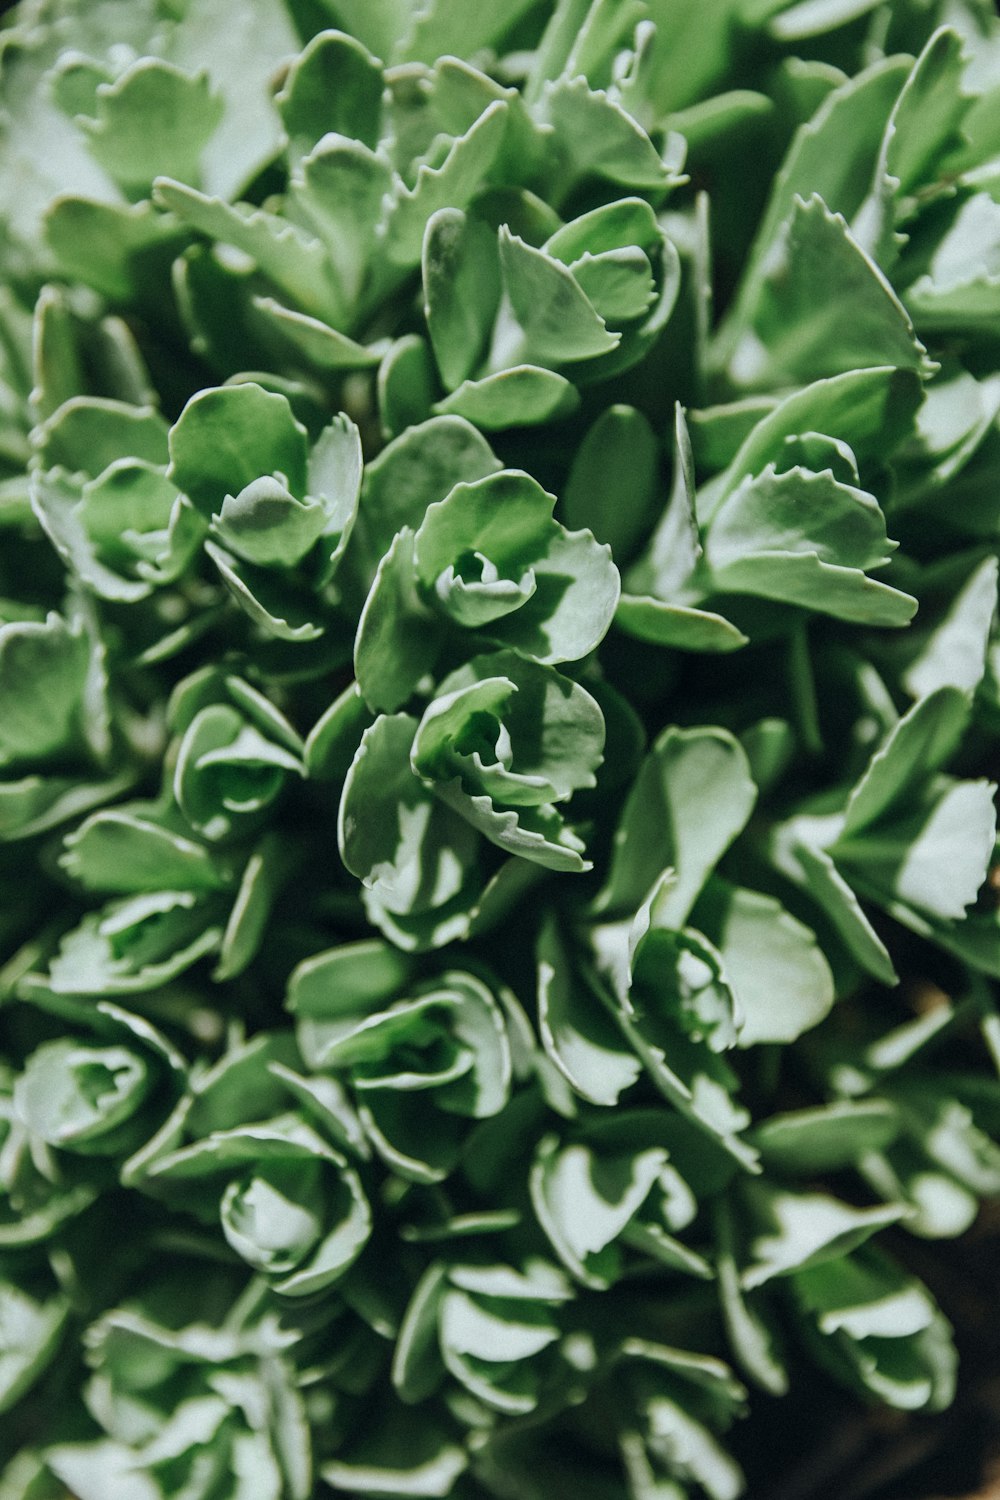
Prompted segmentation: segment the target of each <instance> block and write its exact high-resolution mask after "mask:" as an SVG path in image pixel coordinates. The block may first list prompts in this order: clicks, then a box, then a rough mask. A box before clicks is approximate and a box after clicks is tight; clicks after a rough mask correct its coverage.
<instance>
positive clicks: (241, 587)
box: [205, 542, 324, 642]
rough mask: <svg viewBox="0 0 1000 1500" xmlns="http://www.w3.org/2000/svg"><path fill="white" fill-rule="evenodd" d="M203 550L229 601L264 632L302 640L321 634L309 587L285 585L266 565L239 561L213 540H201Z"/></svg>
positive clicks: (281, 638)
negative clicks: (220, 580)
mask: <svg viewBox="0 0 1000 1500" xmlns="http://www.w3.org/2000/svg"><path fill="white" fill-rule="evenodd" d="M205 552H206V554H207V556H208V557H210V558H211V560H212V562H213V563H214V564H215V566H216V568H217V569H218V571H219V576H220V577H221V579H222V582H223V583H224V584H225V586H226V589H227V590H228V592H229V595H230V597H231V598H232V600H233V602H234V603H235V604H236V605H237V606H238V608H239V609H241V610H242V611H243V613H244V614H246V615H248V616H249V618H250V619H251V620H252V621H253V623H254V624H255V625H256V626H258V627H259V629H260V630H262V631H263V632H264V634H265V635H267V636H273V637H275V639H277V640H279V641H295V642H302V641H314V640H316V639H318V637H319V636H321V635H322V634H323V630H324V626H323V625H322V624H317V623H316V621H315V618H314V617H315V615H316V613H317V612H318V610H319V609H320V605H319V604H318V602H317V600H316V597H315V594H313V593H312V592H311V591H309V592H307V591H306V590H304V589H302V588H300V587H296V586H294V585H286V584H285V583H284V581H283V580H281V579H275V577H274V575H273V573H272V572H271V570H270V569H267V568H258V567H256V566H255V565H254V564H253V563H246V562H241V561H240V560H239V559H238V558H235V557H233V556H232V555H231V554H230V553H228V552H224V551H223V550H222V548H221V547H217V546H216V545H215V543H214V542H206V543H205Z"/></svg>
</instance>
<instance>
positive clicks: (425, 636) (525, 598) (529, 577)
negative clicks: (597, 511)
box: [355, 470, 619, 712]
mask: <svg viewBox="0 0 1000 1500" xmlns="http://www.w3.org/2000/svg"><path fill="white" fill-rule="evenodd" d="M554 504H555V499H554V497H553V496H552V495H549V494H546V492H545V491H544V490H543V489H542V487H541V485H539V484H538V483H537V481H535V480H534V479H532V478H531V476H530V475H528V474H524V473H519V472H515V471H512V470H502V471H501V472H500V473H497V474H491V475H487V476H486V477H485V478H483V479H479V480H476V481H475V482H473V483H468V484H457V485H455V487H454V488H453V489H451V490H450V491H449V493H448V494H447V495H446V497H445V498H444V499H443V500H439V501H435V502H433V503H432V504H431V505H429V506H428V508H427V510H426V513H425V514H424V517H423V520H422V521H421V523H420V525H419V527H418V528H417V529H416V531H415V532H414V531H412V530H411V529H410V528H408V527H404V528H403V530H402V531H401V532H399V533H398V534H397V536H396V537H395V539H394V541H393V543H392V545H391V546H390V548H389V550H388V552H387V553H386V555H385V557H384V558H383V560H382V563H381V565H380V567H379V570H378V573H377V574H376V578H375V583H374V585H373V587H372V590H371V593H370V594H369V597H368V601H367V603H366V605H365V608H364V611H363V613H362V616H361V621H360V624H359V626H358V635H357V641H356V644H355V666H356V670H357V674H358V683H359V686H360V687H361V691H362V692H363V693H364V695H365V698H366V700H367V701H368V703H369V704H370V705H371V706H372V707H373V708H376V709H382V710H386V711H389V712H392V711H393V710H394V709H397V708H399V707H401V706H402V704H403V703H405V702H406V700H407V699H408V698H409V697H410V695H411V694H412V693H413V691H414V689H415V688H416V687H417V685H418V683H419V682H420V680H421V678H423V677H424V676H425V675H426V674H427V673H428V672H430V671H431V670H432V669H433V667H434V664H435V662H436V660H437V658H438V656H439V655H440V654H441V652H442V650H443V649H444V647H445V644H446V643H447V642H448V641H449V638H450V637H452V636H453V635H454V633H455V632H456V631H461V632H466V631H467V632H469V633H470V639H471V641H472V642H473V643H475V642H476V641H478V640H481V639H482V638H483V637H485V638H486V639H488V640H492V641H494V642H496V644H497V645H499V646H507V647H511V648H513V649H514V650H516V651H518V652H520V653H521V654H522V655H523V656H525V657H530V658H533V659H534V660H536V661H540V662H544V663H558V662H565V661H578V660H579V659H580V658H581V657H584V656H586V655H587V653H588V652H590V651H592V650H593V649H594V647H595V646H597V645H598V644H599V642H600V641H601V639H602V638H603V636H604V635H605V633H606V631H607V629H608V626H609V625H610V623H611V619H612V616H613V615H614V610H615V605H616V603H617V601H618V589H619V584H618V572H617V569H616V568H615V565H614V562H613V561H612V558H611V550H610V548H608V547H604V546H601V545H600V544H599V543H598V542H596V541H595V540H594V537H593V535H592V533H591V532H589V531H567V530H566V528H565V527H564V526H562V525H561V524H560V523H559V522H558V521H556V520H555V519H554V517H553V515H552V508H553V506H554Z"/></svg>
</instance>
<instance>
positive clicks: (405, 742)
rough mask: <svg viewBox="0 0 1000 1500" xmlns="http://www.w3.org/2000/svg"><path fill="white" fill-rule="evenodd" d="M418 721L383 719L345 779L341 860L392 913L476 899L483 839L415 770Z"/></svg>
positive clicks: (405, 717)
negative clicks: (473, 879)
mask: <svg viewBox="0 0 1000 1500" xmlns="http://www.w3.org/2000/svg"><path fill="white" fill-rule="evenodd" d="M416 728H417V721H416V720H415V719H412V718H410V717H409V716H408V715H406V714H395V715H393V716H391V717H390V716H386V715H382V716H381V717H379V718H378V719H376V720H375V723H374V724H373V725H372V726H371V728H370V729H366V730H365V733H364V735H363V736H362V740H361V746H360V748H359V750H358V752H357V754H356V756H355V757H354V762H353V764H352V766H351V769H350V771H349V772H348V774H347V779H346V781H345V782H344V790H343V794H342V796H341V799H340V813H339V821H338V825H337V830H338V841H339V845H340V855H341V858H342V859H343V861H344V864H345V865H346V866H347V868H348V869H349V870H350V871H351V873H352V874H354V875H357V876H358V878H359V879H360V880H363V881H364V883H365V885H366V886H368V887H369V888H370V889H371V890H372V891H373V892H374V893H375V894H377V896H378V897H379V899H380V901H382V902H384V903H385V905H386V907H387V909H388V910H389V911H391V912H394V913H395V912H398V913H400V914H403V915H405V914H407V913H411V912H420V911H425V912H426V911H428V910H439V909H440V908H442V907H444V906H445V905H446V903H449V902H451V901H453V900H455V899H456V898H461V899H464V900H467V899H468V896H469V892H468V884H469V871H470V868H471V867H473V865H474V857H475V846H476V839H475V835H474V834H473V832H472V830H471V829H470V828H469V827H468V825H467V824H466V823H465V822H464V820H463V819H461V818H459V817H457V816H456V815H455V813H454V812H452V811H451V810H450V809H449V808H447V807H445V806H444V805H443V803H441V802H439V801H438V799H437V798H436V797H435V796H434V795H433V793H432V792H430V791H428V790H427V788H425V787H424V786H423V784H422V783H421V781H420V780H419V778H418V777H417V776H415V775H414V773H413V771H412V770H411V769H410V749H411V745H412V743H413V736H414V733H415V731H416Z"/></svg>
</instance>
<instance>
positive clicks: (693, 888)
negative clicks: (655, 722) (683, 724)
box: [598, 728, 757, 926]
mask: <svg viewBox="0 0 1000 1500" xmlns="http://www.w3.org/2000/svg"><path fill="white" fill-rule="evenodd" d="M756 795H757V793H756V788H755V786H754V784H753V782H752V780H751V778H750V770H749V764H748V762H747V759H746V756H745V754H744V752H743V750H742V748H741V746H740V745H739V743H738V742H737V741H736V740H734V739H733V738H732V736H731V735H729V734H728V733H727V732H726V731H725V730H723V729H675V728H669V729H666V730H664V732H663V733H662V734H661V735H660V737H659V739H658V740H657V741H656V743H655V744H654V746H653V750H652V752H651V754H650V755H649V756H647V758H646V760H645V761H644V762H643V765H642V767H641V769H640V771H639V774H638V776H637V777H636V779H635V782H634V784H633V787H632V790H631V791H630V793H629V796H628V799H627V801H626V803H625V809H624V812H623V814H622V819H621V823H620V824H619V827H618V830H617V832H616V834H615V841H614V847H613V852H612V859H611V873H610V875H609V877H608V882H607V884H606V886H605V888H604V890H603V891H602V893H601V895H600V897H599V899H598V910H600V911H601V912H605V911H609V912H610V911H622V912H626V911H635V910H636V909H637V908H638V907H639V905H640V904H641V903H642V901H643V899H644V898H645V897H646V895H647V894H648V893H649V891H650V888H651V887H652V885H653V882H654V881H655V880H656V879H657V877H658V876H659V875H660V874H661V873H662V872H663V871H664V870H665V869H667V868H668V866H672V867H673V868H674V869H675V870H676V871H677V882H676V884H675V885H674V886H673V887H672V888H671V889H670V890H669V891H668V892H666V893H665V895H664V899H663V902H662V903H661V904H658V913H657V915H658V920H659V921H660V922H661V924H662V925H664V926H668V925H674V926H680V925H681V924H682V923H683V922H684V920H685V919H686V917H687V915H688V913H689V912H690V910H691V907H692V906H693V905H694V902H695V900H696V899H697V896H698V893H699V891H700V890H701V888H702V886H703V885H704V883H705V880H706V878H707V877H708V875H709V874H710V872H711V871H712V870H713V869H714V867H715V865H716V863H717V861H718V859H719V858H720V856H721V855H722V854H723V853H724V852H725V850H726V849H727V848H728V847H729V845H730V843H731V842H732V840H733V839H734V838H735V837H736V835H737V834H738V833H739V832H740V831H741V829H742V828H743V827H744V825H745V823H746V821H747V819H748V818H749V816H750V813H751V811H752V809H753V805H754V802H755V800H756Z"/></svg>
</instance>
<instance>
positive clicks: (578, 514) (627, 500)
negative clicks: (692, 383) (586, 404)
mask: <svg viewBox="0 0 1000 1500" xmlns="http://www.w3.org/2000/svg"><path fill="white" fill-rule="evenodd" d="M657 471H658V453H657V443H656V436H655V434H654V432H653V429H652V427H651V426H650V425H649V422H648V421H647V419H646V418H645V417H644V416H643V414H642V412H640V411H637V410H636V409H635V407H633V406H622V405H614V406H609V407H607V408H606V409H605V410H604V411H603V412H602V413H601V415H600V416H599V417H598V418H597V420H596V421H595V422H594V423H593V424H592V425H591V426H590V427H589V428H588V430H587V432H586V433H585V435H584V437H583V440H582V441H581V442H580V444H579V446H578V447H577V449H576V453H575V455H574V458H573V463H572V466H571V468H570V471H569V476H568V478H567V480H566V486H565V490H564V493H563V497H562V511H561V515H562V519H563V520H564V521H565V522H566V524H567V525H568V526H573V527H586V528H587V529H588V530H589V531H591V532H593V534H594V536H595V537H596V538H597V540H598V541H599V542H606V543H608V544H609V545H610V547H611V549H612V551H613V553H614V554H615V556H616V557H618V558H624V557H627V556H628V555H629V554H630V553H631V552H633V551H634V550H635V547H636V544H637V543H638V542H639V540H640V538H641V537H642V535H643V532H644V530H645V527H646V526H647V525H648V523H649V518H650V514H651V511H652V507H653V505H654V503H655V497H656V492H657V481H658V472H657Z"/></svg>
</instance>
